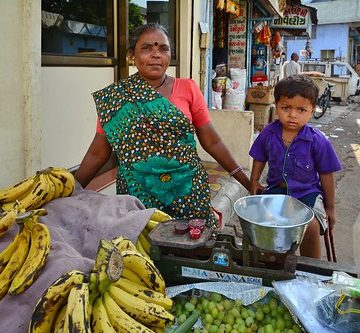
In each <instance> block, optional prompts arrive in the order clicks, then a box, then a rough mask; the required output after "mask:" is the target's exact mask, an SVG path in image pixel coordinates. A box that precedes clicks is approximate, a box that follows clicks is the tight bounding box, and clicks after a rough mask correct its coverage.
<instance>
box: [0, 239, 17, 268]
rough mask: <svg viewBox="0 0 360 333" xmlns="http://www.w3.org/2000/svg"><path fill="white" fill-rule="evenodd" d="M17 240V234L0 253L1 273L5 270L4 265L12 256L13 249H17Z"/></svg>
mask: <svg viewBox="0 0 360 333" xmlns="http://www.w3.org/2000/svg"><path fill="white" fill-rule="evenodd" d="M18 239H19V233H17V234H16V236H15V237H14V239H13V240H12V241H11V243H9V245H8V246H7V247H6V248H5V249H4V250H2V251H1V252H0V270H1V271H2V270H3V269H4V268H5V266H6V264H7V263H8V262H9V260H10V258H11V256H12V255H13V253H14V251H15V249H16V248H17V247H18V245H17V243H18Z"/></svg>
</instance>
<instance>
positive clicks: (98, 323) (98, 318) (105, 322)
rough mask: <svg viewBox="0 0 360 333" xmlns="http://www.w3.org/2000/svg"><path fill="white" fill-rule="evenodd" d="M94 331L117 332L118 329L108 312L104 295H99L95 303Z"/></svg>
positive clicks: (99, 332)
mask: <svg viewBox="0 0 360 333" xmlns="http://www.w3.org/2000/svg"><path fill="white" fill-rule="evenodd" d="M91 330H92V333H116V332H117V331H116V330H115V329H114V327H113V326H112V325H111V323H110V319H109V316H108V314H107V312H106V309H105V306H104V303H103V300H102V296H98V297H97V298H96V299H95V301H94V305H93V310H92V315H91Z"/></svg>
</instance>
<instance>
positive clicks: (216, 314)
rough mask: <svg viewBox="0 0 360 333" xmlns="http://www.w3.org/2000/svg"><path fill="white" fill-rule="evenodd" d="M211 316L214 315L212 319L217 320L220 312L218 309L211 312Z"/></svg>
mask: <svg viewBox="0 0 360 333" xmlns="http://www.w3.org/2000/svg"><path fill="white" fill-rule="evenodd" d="M209 305H210V304H209ZM210 314H211V315H212V317H213V318H214V319H215V318H217V316H218V314H219V310H218V309H217V307H215V308H212V309H211V310H210Z"/></svg>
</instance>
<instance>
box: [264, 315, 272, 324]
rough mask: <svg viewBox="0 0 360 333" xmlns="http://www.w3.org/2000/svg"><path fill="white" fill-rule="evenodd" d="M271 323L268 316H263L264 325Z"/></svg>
mask: <svg viewBox="0 0 360 333" xmlns="http://www.w3.org/2000/svg"><path fill="white" fill-rule="evenodd" d="M270 323H271V317H270V315H266V316H265V324H270Z"/></svg>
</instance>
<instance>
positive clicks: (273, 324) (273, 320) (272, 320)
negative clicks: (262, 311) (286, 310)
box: [270, 317, 276, 327]
mask: <svg viewBox="0 0 360 333" xmlns="http://www.w3.org/2000/svg"><path fill="white" fill-rule="evenodd" d="M270 324H271V326H272V327H276V319H275V318H272V317H271V321H270Z"/></svg>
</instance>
